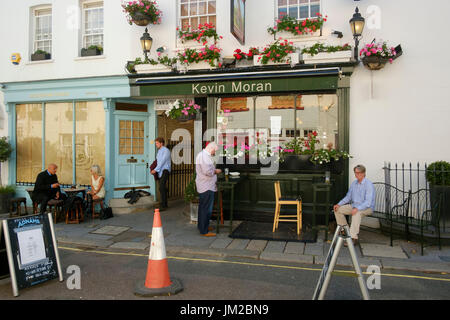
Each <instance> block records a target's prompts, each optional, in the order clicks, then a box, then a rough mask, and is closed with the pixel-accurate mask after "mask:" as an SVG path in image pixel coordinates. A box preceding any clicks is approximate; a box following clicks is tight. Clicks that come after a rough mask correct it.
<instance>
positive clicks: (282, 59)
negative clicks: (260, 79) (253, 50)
mask: <svg viewBox="0 0 450 320" xmlns="http://www.w3.org/2000/svg"><path fill="white" fill-rule="evenodd" d="M296 50H297V48H296V47H294V46H293V43H292V42H289V41H288V40H284V41H283V39H281V38H280V39H278V40H277V41H275V42H274V43H271V44H270V45H268V46H266V47H265V48H264V50H263V51H262V52H261V54H260V55H254V56H253V59H254V60H253V63H254V64H255V65H262V64H264V65H266V64H286V63H290V64H296V63H298V62H299V61H298V53H296Z"/></svg>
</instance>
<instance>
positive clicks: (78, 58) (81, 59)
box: [73, 55, 106, 61]
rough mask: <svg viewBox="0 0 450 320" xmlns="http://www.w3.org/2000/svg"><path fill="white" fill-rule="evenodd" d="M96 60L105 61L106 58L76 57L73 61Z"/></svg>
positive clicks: (101, 56)
mask: <svg viewBox="0 0 450 320" xmlns="http://www.w3.org/2000/svg"><path fill="white" fill-rule="evenodd" d="M97 59H106V56H105V55H100V56H88V57H76V58H75V59H73V60H74V61H86V60H97Z"/></svg>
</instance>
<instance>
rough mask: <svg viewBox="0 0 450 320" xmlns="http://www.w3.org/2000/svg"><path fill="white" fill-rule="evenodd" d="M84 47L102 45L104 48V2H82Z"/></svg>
mask: <svg viewBox="0 0 450 320" xmlns="http://www.w3.org/2000/svg"><path fill="white" fill-rule="evenodd" d="M81 25H82V33H83V44H82V46H83V48H86V49H87V48H89V47H90V46H93V45H94V46H100V47H102V48H103V2H92V1H84V2H83V3H82V21H81Z"/></svg>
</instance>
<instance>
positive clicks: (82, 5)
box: [80, 0, 105, 54]
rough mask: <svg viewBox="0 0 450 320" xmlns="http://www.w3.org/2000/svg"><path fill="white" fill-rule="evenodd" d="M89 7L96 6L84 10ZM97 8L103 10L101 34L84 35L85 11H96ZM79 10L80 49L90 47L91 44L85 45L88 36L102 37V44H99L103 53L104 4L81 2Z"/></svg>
mask: <svg viewBox="0 0 450 320" xmlns="http://www.w3.org/2000/svg"><path fill="white" fill-rule="evenodd" d="M89 5H98V6H95V7H91V8H86V6H89ZM99 8H102V9H103V26H102V32H101V33H90V34H87V33H86V11H89V10H98V9H99ZM80 9H81V43H80V45H81V48H86V49H87V48H88V47H89V46H90V45H92V44H89V45H88V44H87V43H86V38H87V37H90V36H98V35H101V36H103V37H102V43H101V47H102V48H103V52H102V54H103V53H104V51H105V46H104V44H105V20H104V17H105V11H104V2H103V1H98V0H92V1H81V3H80ZM96 45H100V44H96Z"/></svg>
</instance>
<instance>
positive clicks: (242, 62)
mask: <svg viewBox="0 0 450 320" xmlns="http://www.w3.org/2000/svg"><path fill="white" fill-rule="evenodd" d="M251 66H253V59H252V60H247V59H241V60H236V68H248V67H251Z"/></svg>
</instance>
